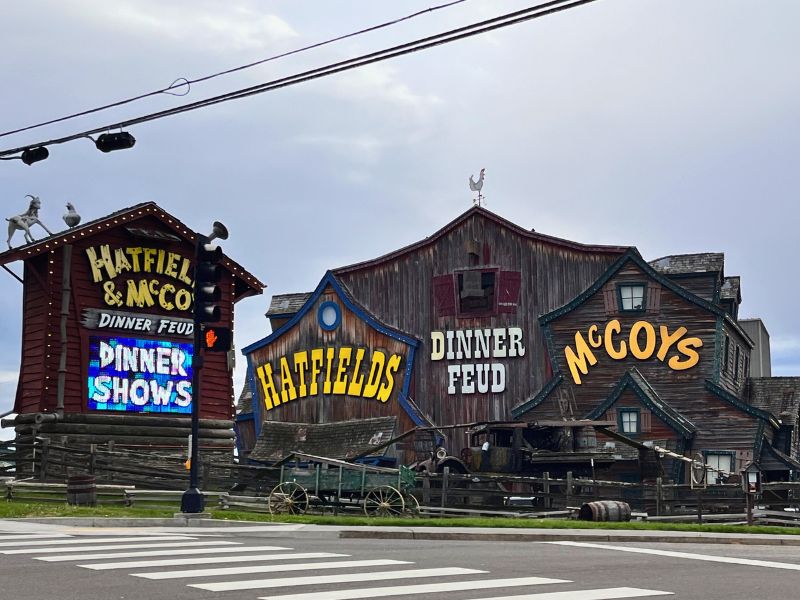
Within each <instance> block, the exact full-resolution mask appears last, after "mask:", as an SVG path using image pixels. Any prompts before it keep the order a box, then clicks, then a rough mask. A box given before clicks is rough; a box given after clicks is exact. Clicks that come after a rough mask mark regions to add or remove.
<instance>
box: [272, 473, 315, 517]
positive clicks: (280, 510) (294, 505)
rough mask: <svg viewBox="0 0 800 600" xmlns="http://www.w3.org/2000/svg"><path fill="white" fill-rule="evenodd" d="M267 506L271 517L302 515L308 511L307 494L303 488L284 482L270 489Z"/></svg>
mask: <svg viewBox="0 0 800 600" xmlns="http://www.w3.org/2000/svg"><path fill="white" fill-rule="evenodd" d="M267 506H268V507H269V512H270V514H273V515H278V514H289V515H302V514H303V513H304V512H306V510H308V493H307V492H306V490H305V489H304V488H303V486H301V485H298V484H296V483H294V482H293V481H286V482H284V483H281V484H278V485H276V486H275V487H274V488H272V491H271V492H270V493H269V499H268V501H267Z"/></svg>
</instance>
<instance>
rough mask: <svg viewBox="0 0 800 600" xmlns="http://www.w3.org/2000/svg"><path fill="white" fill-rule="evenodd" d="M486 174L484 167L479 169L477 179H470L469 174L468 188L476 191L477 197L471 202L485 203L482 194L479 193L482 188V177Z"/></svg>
mask: <svg viewBox="0 0 800 600" xmlns="http://www.w3.org/2000/svg"><path fill="white" fill-rule="evenodd" d="M485 174H486V169H481V174H480V175H479V176H478V181H475V180H474V179H472V175H470V176H469V189H471V190H472V191H473V192H478V197H477V198H476V199H474V200H473V201H472V203H473V204H477V205H478V206H480V205H481V202H482V201H483V203H484V204H485V201H484V200H483V194H481V190H482V189H483V178H484V175H485Z"/></svg>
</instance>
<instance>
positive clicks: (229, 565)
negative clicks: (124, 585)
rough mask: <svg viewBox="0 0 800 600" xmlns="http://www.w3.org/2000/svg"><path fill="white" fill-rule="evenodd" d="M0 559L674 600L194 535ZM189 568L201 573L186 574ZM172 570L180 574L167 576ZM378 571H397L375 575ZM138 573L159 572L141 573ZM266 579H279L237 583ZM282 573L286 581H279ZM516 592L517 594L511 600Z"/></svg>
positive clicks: (314, 581) (266, 585) (27, 547)
mask: <svg viewBox="0 0 800 600" xmlns="http://www.w3.org/2000/svg"><path fill="white" fill-rule="evenodd" d="M198 538H201V539H198ZM0 555H23V556H24V555H31V558H34V559H36V560H40V561H46V562H66V561H74V562H79V564H76V565H75V566H78V567H80V568H83V569H91V570H94V571H105V570H125V571H127V572H128V573H127V574H129V575H131V576H133V577H137V578H140V579H147V580H153V581H160V580H178V579H184V580H187V581H185V582H184V584H185V585H186V586H187V587H191V588H196V589H197V590H203V591H204V592H228V591H237V590H238V591H244V590H267V589H269V590H275V592H277V594H276V595H269V596H260V597H259V596H258V595H257V593H253V596H252V598H253V599H254V600H255V598H257V597H258V598H259V600H357V599H359V598H383V597H388V596H408V597H409V598H411V597H413V596H418V595H425V596H428V595H430V594H439V593H441V594H447V593H451V594H452V593H457V592H463V593H465V594H462V595H461V597H462V598H464V599H465V600H623V599H628V598H648V597H655V596H670V595H673V594H672V592H666V591H659V590H650V589H643V588H635V587H613V588H593V589H582V590H564V589H563V588H562V589H561V590H556V591H552V588H551V590H547V591H542V592H531V590H528V589H525V590H523V589H520V588H528V587H531V586H545V585H547V586H559V587H561V586H563V585H567V584H574V585H572V586H570V587H579V586H580V583H579V584H575V582H573V581H570V580H567V579H554V578H548V577H541V576H536V577H533V576H531V577H513V578H507V577H498V578H494V579H492V578H486V575H487V574H488V573H489V571H485V570H478V569H471V568H462V567H457V566H444V567H439V566H432V567H429V568H413V567H411V566H412V565H414V564H415V563H414V562H413V561H405V560H395V559H389V558H369V559H354V558H352V557H351V555H348V554H339V553H332V552H293V551H292V548H287V547H283V546H247V545H245V544H243V543H242V542H240V541H230V540H221V539H214V538H213V537H208V536H200V535H198V536H197V537H192V536H187V535H179V534H175V535H152V536H144V535H142V536H136V537H131V536H125V537H122V536H120V537H116V538H114V537H100V536H94V537H91V536H82V537H71V536H68V535H66V534H49V535H45V534H41V535H37V534H32V535H13V536H12V535H9V536H3V535H0ZM159 557H167V558H159ZM0 558H1V557H0ZM124 559H133V560H124ZM318 559H319V560H318ZM87 561H88V562H87ZM94 561H99V562H94ZM203 565H206V566H203ZM192 566H197V567H200V568H187V567H192ZM170 567H180V568H178V569H171V570H169V568H170ZM380 567H399V568H394V569H392V570H386V569H384V570H381V569H380ZM141 569H159V570H155V571H146V572H141V571H140V570H141ZM137 570H139V572H137ZM348 570H350V572H348ZM297 572H302V575H300V576H293V575H292V574H293V573H297ZM267 573H269V574H276V575H278V576H269V577H266V578H264V577H262V578H253V577H241V576H247V575H253V574H267ZM283 573H288V574H290V575H287V576H281V574H283ZM481 576H483V578H481ZM215 577H216V578H227V579H232V580H229V581H219V580H217V581H213V580H212V581H208V578H215ZM426 578H428V579H429V578H441V579H448V578H449V579H451V580H450V581H448V580H444V581H443V580H441V579H439V580H436V581H435V582H431V583H424V580H425V579H426ZM203 579H206V581H203ZM197 580H200V581H197ZM384 581H385V582H387V584H382V585H379V586H376V587H352V588H343V585H344V584H348V583H355V584H358V583H362V584H363V582H384ZM417 581H419V582H417ZM388 582H394V585H388ZM367 585H369V583H367ZM307 586H318V589H317V591H313V592H311V591H308V592H302V591H300V590H302V589H303V588H305V589H308V587H307ZM514 588H516V589H517V591H518V592H519V593H516V594H515V591H514ZM262 593H263V592H262ZM426 600H427V599H426Z"/></svg>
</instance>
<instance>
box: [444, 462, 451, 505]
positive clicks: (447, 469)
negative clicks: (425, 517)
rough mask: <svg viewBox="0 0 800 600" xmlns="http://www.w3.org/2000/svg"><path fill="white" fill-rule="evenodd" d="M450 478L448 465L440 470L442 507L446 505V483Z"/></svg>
mask: <svg viewBox="0 0 800 600" xmlns="http://www.w3.org/2000/svg"><path fill="white" fill-rule="evenodd" d="M449 479H450V467H445V468H444V471H443V472H442V508H445V507H446V506H447V484H448V480H449Z"/></svg>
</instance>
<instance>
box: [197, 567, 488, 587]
mask: <svg viewBox="0 0 800 600" xmlns="http://www.w3.org/2000/svg"><path fill="white" fill-rule="evenodd" d="M485 573H486V571H479V570H477V569H462V568H460V567H445V568H441V569H407V570H405V571H369V572H366V573H348V574H346V575H316V576H311V577H308V576H306V577H303V578H302V579H297V578H295V577H278V578H274V579H253V580H247V581H221V582H217V583H190V584H189V587H195V588H199V589H201V590H208V591H210V592H229V591H233V590H255V589H263V588H275V587H298V586H303V585H317V584H322V583H354V582H356V581H374V580H379V581H385V580H392V579H416V578H420V579H422V578H425V577H450V576H454V575H477V574H485Z"/></svg>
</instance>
